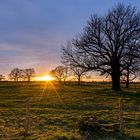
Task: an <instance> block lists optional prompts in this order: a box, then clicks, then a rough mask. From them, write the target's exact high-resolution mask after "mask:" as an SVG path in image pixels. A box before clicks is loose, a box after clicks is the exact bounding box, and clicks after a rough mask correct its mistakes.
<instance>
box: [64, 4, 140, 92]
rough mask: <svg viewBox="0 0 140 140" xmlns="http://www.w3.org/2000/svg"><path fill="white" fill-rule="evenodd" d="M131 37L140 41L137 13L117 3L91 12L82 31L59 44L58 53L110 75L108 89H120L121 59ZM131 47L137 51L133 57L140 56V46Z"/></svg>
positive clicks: (128, 47) (71, 60) (131, 8)
mask: <svg viewBox="0 0 140 140" xmlns="http://www.w3.org/2000/svg"><path fill="white" fill-rule="evenodd" d="M132 40H136V41H137V45H140V13H139V12H138V11H137V9H136V8H135V7H132V6H130V5H129V6H124V5H122V4H118V5H117V6H116V7H114V8H112V9H111V10H109V11H108V13H107V14H106V15H105V16H104V17H102V16H98V15H93V16H91V19H90V20H89V21H88V23H87V26H86V27H85V28H84V31H83V33H81V34H79V35H78V37H77V38H75V39H73V40H72V43H71V45H68V46H66V47H63V48H62V52H63V56H62V57H63V58H65V62H67V63H69V64H70V65H73V66H75V67H81V68H84V69H87V70H94V71H98V72H100V73H101V74H103V75H104V74H106V75H110V76H111V78H112V89H113V90H120V77H121V74H122V71H123V66H124V60H125V58H126V57H127V56H128V52H129V50H130V48H131V47H130V45H129V43H130V42H131V41H132ZM134 48H135V49H136V50H137V51H135V52H136V55H135V56H133V58H135V57H140V55H139V54H140V47H134ZM134 48H133V49H134Z"/></svg>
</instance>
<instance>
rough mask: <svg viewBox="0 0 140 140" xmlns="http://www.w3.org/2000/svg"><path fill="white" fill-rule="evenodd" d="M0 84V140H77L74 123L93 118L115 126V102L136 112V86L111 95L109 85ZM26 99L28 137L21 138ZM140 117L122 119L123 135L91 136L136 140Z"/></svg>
mask: <svg viewBox="0 0 140 140" xmlns="http://www.w3.org/2000/svg"><path fill="white" fill-rule="evenodd" d="M44 86H45V83H44V82H34V83H12V82H11V83H10V82H7V83H0V139H4V140H5V139H13V140H16V139H34V140H35V139H41V140H46V139H47V140H49V139H52V140H55V139H56V140H57V139H62V140H63V139H71V140H72V139H73V140H74V139H78V140H79V139H81V136H80V134H79V132H78V120H79V119H80V118H81V117H82V116H93V115H95V116H97V117H98V119H99V120H103V121H104V120H105V121H107V122H108V123H118V104H119V102H118V101H119V99H120V98H124V99H127V100H128V101H126V103H125V110H126V112H133V111H135V112H139V111H140V85H137V86H136V85H131V86H130V89H129V90H128V89H124V88H123V89H122V92H117V93H116V92H113V91H112V90H111V88H110V84H98V83H96V84H95V83H94V84H91V83H89V84H88V83H87V84H84V85H81V86H77V85H72V84H71V85H59V84H54V85H53V87H52V85H51V84H49V83H47V84H46V88H45V90H44V92H43V89H44ZM26 99H30V118H31V123H30V136H28V137H25V136H24V135H23V132H24V122H25V114H26V111H25V102H26ZM139 118H140V116H138V115H133V116H130V115H127V116H125V125H126V127H125V131H124V134H120V133H114V134H103V133H95V135H94V139H97V140H98V139H103V140H118V139H126V140H127V139H128V140H129V139H130V140H131V139H134V140H135V139H140V119H139Z"/></svg>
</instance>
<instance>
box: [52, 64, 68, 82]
mask: <svg viewBox="0 0 140 140" xmlns="http://www.w3.org/2000/svg"><path fill="white" fill-rule="evenodd" d="M50 75H51V76H52V77H54V78H56V80H58V81H59V83H61V82H62V80H64V82H65V80H66V78H67V67H64V66H57V67H56V68H55V69H53V70H51V71H50Z"/></svg>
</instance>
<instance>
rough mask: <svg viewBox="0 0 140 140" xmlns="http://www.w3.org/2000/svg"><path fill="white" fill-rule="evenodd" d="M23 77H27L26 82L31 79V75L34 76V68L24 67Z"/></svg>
mask: <svg viewBox="0 0 140 140" xmlns="http://www.w3.org/2000/svg"><path fill="white" fill-rule="evenodd" d="M23 73H24V74H23V75H22V76H23V78H24V79H27V81H28V82H30V81H31V79H32V77H34V76H35V70H34V69H33V68H29V69H24V70H23Z"/></svg>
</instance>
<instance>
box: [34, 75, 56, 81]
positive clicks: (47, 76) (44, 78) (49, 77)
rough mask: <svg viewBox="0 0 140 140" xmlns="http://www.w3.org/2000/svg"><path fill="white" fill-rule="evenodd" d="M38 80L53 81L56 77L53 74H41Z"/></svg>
mask: <svg viewBox="0 0 140 140" xmlns="http://www.w3.org/2000/svg"><path fill="white" fill-rule="evenodd" d="M35 80H36V81H52V80H54V78H53V77H52V76H51V75H49V74H48V75H45V76H39V77H36V78H35Z"/></svg>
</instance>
